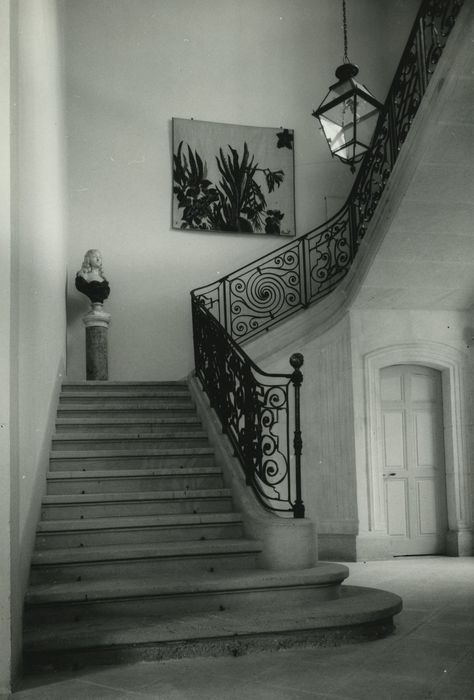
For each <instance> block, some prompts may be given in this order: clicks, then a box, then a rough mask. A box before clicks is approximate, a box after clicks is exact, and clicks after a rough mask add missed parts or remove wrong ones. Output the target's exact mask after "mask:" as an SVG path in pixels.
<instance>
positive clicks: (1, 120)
mask: <svg viewBox="0 0 474 700" xmlns="http://www.w3.org/2000/svg"><path fill="white" fill-rule="evenodd" d="M0 94H1V95H2V100H1V102H0V162H1V163H2V167H1V168H0V298H1V299H2V311H1V312H0V338H1V339H2V342H1V344H0V386H1V391H0V556H1V562H2V563H1V566H0V696H2V693H5V694H6V693H8V692H9V691H10V680H11V674H10V671H11V666H12V662H13V657H14V655H15V651H14V650H13V649H12V638H11V636H12V612H13V611H12V601H11V591H12V580H13V572H14V569H15V562H14V561H13V560H12V545H13V546H14V543H15V541H16V532H15V525H14V522H15V520H16V517H15V515H16V511H17V500H16V498H15V494H14V493H13V488H12V475H11V471H10V466H11V465H10V441H11V434H12V426H11V422H10V381H11V377H10V311H9V309H10V257H11V208H10V194H11V193H10V1H9V0H0Z"/></svg>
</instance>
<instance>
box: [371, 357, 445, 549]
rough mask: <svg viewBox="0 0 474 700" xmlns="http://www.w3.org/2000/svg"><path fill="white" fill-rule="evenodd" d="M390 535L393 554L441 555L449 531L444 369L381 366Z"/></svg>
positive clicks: (387, 519)
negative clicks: (445, 457) (445, 451)
mask: <svg viewBox="0 0 474 700" xmlns="http://www.w3.org/2000/svg"><path fill="white" fill-rule="evenodd" d="M380 383H381V400H382V426H383V430H382V434H383V450H382V452H383V459H382V465H381V466H382V473H381V478H382V479H383V484H384V495H385V516H386V526H387V533H388V535H389V536H390V539H391V547H392V554H393V555H394V556H396V555H403V554H405V555H407V554H437V553H441V552H443V551H444V549H445V538H446V530H447V509H446V478H445V464H444V440H443V411H442V392H441V373H440V372H438V371H437V370H434V369H431V368H429V367H421V366H417V365H394V366H392V367H386V368H384V369H382V370H381V377H380Z"/></svg>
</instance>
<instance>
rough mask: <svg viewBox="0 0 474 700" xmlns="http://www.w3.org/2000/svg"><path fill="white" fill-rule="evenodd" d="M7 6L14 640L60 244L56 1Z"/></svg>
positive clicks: (59, 336) (34, 508)
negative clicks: (15, 553) (16, 557)
mask: <svg viewBox="0 0 474 700" xmlns="http://www.w3.org/2000/svg"><path fill="white" fill-rule="evenodd" d="M12 8H14V9H13V22H12V33H11V36H12V63H13V65H12V96H13V97H12V100H13V104H14V110H13V116H12V121H13V138H12V195H13V197H12V218H13V226H12V237H11V357H10V382H11V473H12V481H14V483H13V489H14V490H17V491H18V497H19V512H18V514H17V520H16V527H17V528H18V537H19V543H20V560H19V564H18V569H17V571H16V572H15V581H14V586H15V590H14V593H15V602H16V609H15V611H14V635H15V636H16V637H19V636H20V634H21V605H22V599H23V594H24V590H25V587H26V583H27V578H28V573H29V566H30V558H31V552H32V548H33V544H34V536H35V530H36V524H37V521H38V516H39V510H40V505H41V497H42V495H43V491H44V485H45V478H44V475H45V472H46V470H47V467H48V457H49V451H50V446H51V433H52V428H53V420H54V416H55V412H56V405H57V391H58V386H59V382H60V379H61V374H62V373H63V372H64V365H65V338H66V314H65V284H66V274H65V273H66V252H65V251H66V246H65V234H64V196H63V178H64V166H63V143H62V138H63V130H62V98H61V80H60V43H59V34H58V32H59V30H58V7H57V1H56V0H17V2H16V3H13V5H12Z"/></svg>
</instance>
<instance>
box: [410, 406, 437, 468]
mask: <svg viewBox="0 0 474 700" xmlns="http://www.w3.org/2000/svg"><path fill="white" fill-rule="evenodd" d="M413 418H414V425H413V428H414V430H413V438H414V441H415V466H416V467H430V468H431V469H436V455H435V448H436V440H435V439H433V436H434V435H435V431H436V425H435V418H436V416H434V415H433V413H432V412H428V411H416V412H414V414H413Z"/></svg>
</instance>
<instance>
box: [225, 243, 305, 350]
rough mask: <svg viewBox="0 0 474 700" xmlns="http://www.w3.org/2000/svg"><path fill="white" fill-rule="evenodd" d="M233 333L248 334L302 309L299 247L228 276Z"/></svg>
mask: <svg viewBox="0 0 474 700" xmlns="http://www.w3.org/2000/svg"><path fill="white" fill-rule="evenodd" d="M229 285H230V286H229V289H230V310H231V317H232V334H233V335H234V337H235V338H242V337H249V336H250V335H252V334H254V333H255V332H257V331H259V330H260V329H261V328H262V327H265V325H267V324H268V323H269V322H271V321H272V319H274V318H278V317H284V316H286V315H287V314H288V313H291V312H292V311H293V310H295V309H297V308H301V305H302V300H301V270H300V267H299V256H298V247H297V246H294V247H293V248H292V249H290V250H287V251H285V252H284V253H282V254H280V255H276V256H274V257H272V258H271V259H269V260H268V261H266V262H265V263H264V264H262V265H259V266H257V267H253V268H250V269H244V270H243V271H241V272H240V274H239V276H238V277H231V278H230V279H229Z"/></svg>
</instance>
